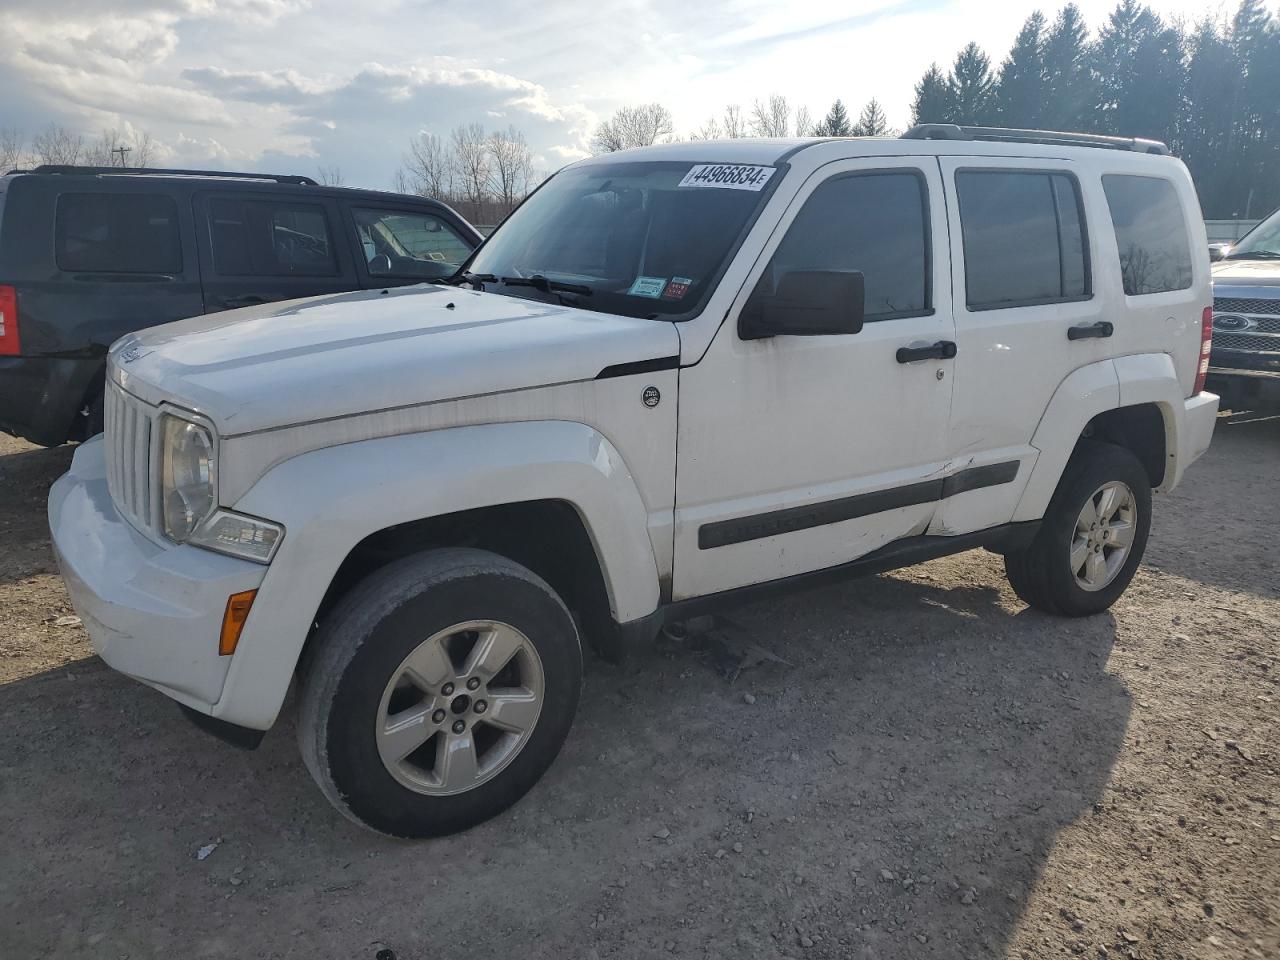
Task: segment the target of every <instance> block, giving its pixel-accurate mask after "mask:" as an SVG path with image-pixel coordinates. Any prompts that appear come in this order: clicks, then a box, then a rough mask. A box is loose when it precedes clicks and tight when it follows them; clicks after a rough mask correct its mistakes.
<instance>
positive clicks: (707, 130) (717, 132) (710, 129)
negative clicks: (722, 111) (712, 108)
mask: <svg viewBox="0 0 1280 960" xmlns="http://www.w3.org/2000/svg"><path fill="white" fill-rule="evenodd" d="M723 136H724V132H723V131H722V130H721V129H720V121H719V120H717V119H716V118H715V117H712V118H711V119H710V120H708V121H707V122H706V123H704V124H703V125H702V126H701V127H700V128H699V129H698V130H697V132H696V133H692V134H690V135H689V139H690V140H719V139H721V138H722V137H723Z"/></svg>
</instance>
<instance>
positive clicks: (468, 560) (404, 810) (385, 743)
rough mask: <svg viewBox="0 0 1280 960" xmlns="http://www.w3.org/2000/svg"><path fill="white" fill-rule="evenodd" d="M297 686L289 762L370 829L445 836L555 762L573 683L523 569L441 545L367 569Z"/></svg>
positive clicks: (547, 602)
mask: <svg viewBox="0 0 1280 960" xmlns="http://www.w3.org/2000/svg"><path fill="white" fill-rule="evenodd" d="M315 644H316V646H315V649H314V653H313V655H312V656H310V658H309V662H308V664H307V666H306V675H305V677H304V678H303V681H302V685H301V694H300V713H299V722H298V740H299V746H300V748H301V751H302V757H303V761H304V762H305V763H306V766H307V769H308V770H310V771H311V775H312V777H314V778H315V780H316V783H317V784H319V786H320V788H321V790H323V791H324V793H325V795H326V796H327V797H328V798H329V800H330V802H331V803H332V804H333V805H334V806H335V807H337V808H338V810H340V811H341V812H342V813H343V814H345V815H346V816H347V817H349V818H350V819H352V820H354V821H355V822H357V823H359V824H361V825H362V826H365V827H368V828H370V829H372V830H376V831H379V832H381V833H386V834H390V835H391V836H396V837H406V838H421V837H434V836H441V835H443V834H449V833H455V832H457V831H460V830H466V829H467V828H469V827H472V826H475V825H476V824H478V823H481V822H482V821H484V820H487V819H489V818H490V817H492V816H495V815H496V814H498V813H501V812H502V811H503V810H505V809H506V808H507V807H509V806H511V805H512V804H513V803H515V802H516V801H517V800H519V799H520V798H521V797H522V796H524V794H525V793H526V792H527V791H528V790H529V789H530V788H531V787H532V786H533V785H534V784H535V783H536V782H537V781H538V779H539V778H540V777H541V776H542V774H543V773H544V772H545V771H546V769H547V768H548V767H549V766H550V765H551V763H552V761H553V760H555V758H556V755H557V754H558V753H559V751H560V747H561V745H562V744H563V743H564V740H565V737H566V736H567V735H568V732H569V727H570V726H571V725H572V723H573V717H574V713H575V712H576V710H577V705H578V695H579V691H580V689H581V686H582V651H581V646H580V643H579V639H578V633H577V630H576V628H575V626H574V623H573V619H572V617H571V616H570V615H569V611H568V610H567V609H566V608H565V606H564V604H563V603H562V602H561V600H560V598H559V597H558V596H557V595H556V594H555V592H554V591H553V590H552V589H551V588H550V587H549V586H547V584H546V583H545V582H544V581H543V580H542V579H541V578H539V577H538V576H536V575H535V574H534V573H532V572H531V571H530V570H528V569H526V568H525V567H522V566H520V565H519V564H517V563H514V562H512V561H510V560H507V559H506V558H505V557H501V556H499V555H497V554H493V553H489V552H487V551H483V550H471V549H455V548H449V549H440V550H430V551H426V552H424V553H420V554H416V555H414V556H411V557H407V558H405V559H403V560H399V561H396V562H395V563H392V564H389V565H388V566H386V567H384V568H382V569H380V570H378V571H376V572H375V573H373V574H372V575H370V576H369V577H368V579H366V580H364V581H363V582H362V583H360V584H359V585H358V586H357V587H356V588H355V589H353V590H352V591H351V593H349V594H348V595H347V596H346V597H345V598H344V599H343V600H342V601H341V602H340V603H339V604H338V605H337V607H336V608H335V609H334V610H333V612H332V613H331V614H330V615H329V616H328V617H327V618H326V619H325V621H324V623H323V624H321V626H320V629H319V633H318V635H317V636H316V638H315Z"/></svg>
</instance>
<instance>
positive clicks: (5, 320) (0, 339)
mask: <svg viewBox="0 0 1280 960" xmlns="http://www.w3.org/2000/svg"><path fill="white" fill-rule="evenodd" d="M17 355H18V291H17V290H15V289H13V287H8V286H5V285H4V284H3V283H0V356H5V357H16V356H17Z"/></svg>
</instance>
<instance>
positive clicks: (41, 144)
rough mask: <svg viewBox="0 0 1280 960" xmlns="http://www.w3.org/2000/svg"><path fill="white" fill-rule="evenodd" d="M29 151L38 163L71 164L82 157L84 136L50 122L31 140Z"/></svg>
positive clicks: (77, 161)
mask: <svg viewBox="0 0 1280 960" xmlns="http://www.w3.org/2000/svg"><path fill="white" fill-rule="evenodd" d="M31 152H32V153H34V154H35V157H36V159H37V160H38V161H39V162H40V163H50V164H57V165H61V166H71V165H74V164H77V163H79V162H80V161H81V159H83V157H84V153H85V149H84V137H82V136H81V135H80V134H78V133H72V132H71V131H70V130H68V129H67V128H66V127H60V126H58V125H57V124H56V123H51V124H49V126H48V127H47V128H45V131H44V132H43V133H38V134H36V136H35V138H34V139H33V140H32V141H31Z"/></svg>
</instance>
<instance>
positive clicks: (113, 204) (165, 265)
mask: <svg viewBox="0 0 1280 960" xmlns="http://www.w3.org/2000/svg"><path fill="white" fill-rule="evenodd" d="M54 220H55V226H54V247H55V257H56V259H57V264H58V269H59V270H66V271H68V272H70V273H163V274H176V273H181V272H182V234H181V231H180V228H179V226H178V205H177V204H176V203H175V202H174V201H173V198H172V197H168V196H164V195H161V194H154V193H150V194H148V193H64V194H63V195H62V196H60V197H58V209H57V213H56V214H55V218H54Z"/></svg>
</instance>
